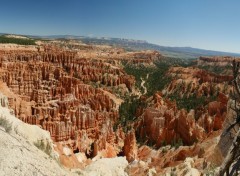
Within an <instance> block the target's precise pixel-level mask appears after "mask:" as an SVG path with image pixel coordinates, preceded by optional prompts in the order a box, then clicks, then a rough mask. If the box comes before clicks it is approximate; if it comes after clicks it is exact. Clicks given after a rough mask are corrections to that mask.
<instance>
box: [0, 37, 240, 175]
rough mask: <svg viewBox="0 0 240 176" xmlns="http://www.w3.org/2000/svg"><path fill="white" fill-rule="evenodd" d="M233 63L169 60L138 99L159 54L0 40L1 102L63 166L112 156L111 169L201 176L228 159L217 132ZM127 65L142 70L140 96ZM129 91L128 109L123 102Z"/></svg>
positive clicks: (93, 163)
mask: <svg viewBox="0 0 240 176" xmlns="http://www.w3.org/2000/svg"><path fill="white" fill-rule="evenodd" d="M69 46H71V47H69ZM233 59H236V60H237V61H238V59H237V58H231V57H217V56H216V57H200V58H199V59H197V61H196V62H195V64H194V65H190V64H189V66H187V67H184V66H182V65H181V64H177V65H176V64H172V63H168V64H169V68H168V69H167V71H166V73H165V74H164V75H157V76H158V77H164V78H166V79H168V80H169V81H168V82H166V84H165V85H164V88H163V89H162V90H157V91H155V92H154V93H153V94H152V95H146V93H147V91H148V90H147V88H148V86H154V85H155V84H160V83H159V82H154V83H151V82H150V81H149V80H150V79H152V78H151V76H152V75H154V74H152V73H153V71H155V70H156V69H158V67H157V66H156V65H159V64H162V63H164V64H165V63H166V62H168V60H166V58H165V56H163V55H162V54H161V53H159V52H157V51H151V50H147V51H126V50H125V49H123V48H116V47H111V46H106V45H86V44H83V43H79V42H73V41H69V43H66V42H65V43H64V42H62V41H57V42H56V41H55V43H54V42H50V41H48V42H46V41H45V42H43V41H39V44H38V45H36V46H22V45H14V44H1V45H0V92H1V93H2V94H3V95H4V97H5V98H3V99H1V104H2V107H5V104H9V105H8V107H7V108H9V109H10V112H9V113H11V116H16V118H17V119H19V120H21V121H22V122H24V123H23V124H29V125H30V126H32V127H34V128H38V129H39V130H42V131H44V132H43V133H46V134H45V135H46V136H47V135H49V136H48V137H47V138H48V140H49V141H51V144H52V150H53V151H54V152H55V154H56V155H57V156H58V157H57V156H56V158H59V162H60V163H61V165H63V166H64V167H65V168H68V169H73V170H74V169H79V170H80V171H79V172H81V174H83V175H84V174H85V175H90V173H91V172H95V171H93V170H94V168H95V167H99V166H98V165H106V164H107V163H111V161H114V162H119V163H120V164H119V165H121V166H119V167H121V170H118V171H116V172H115V171H113V172H115V175H170V174H175V175H181V174H182V175H187V174H189V175H191V174H192V175H201V174H207V173H208V172H213V171H214V170H217V169H218V166H219V165H220V164H221V163H222V161H223V158H224V156H225V155H226V151H225V150H226V148H224V149H223V148H222V147H221V146H222V143H221V142H222V140H223V136H221V134H222V131H223V130H224V128H226V126H227V125H226V123H227V122H226V121H228V120H229V119H232V118H233V116H234V113H233V112H232V111H231V109H230V108H229V103H230V102H231V98H230V95H231V94H232V93H233V86H232V83H231V81H232V79H233V76H232V75H231V74H230V71H229V65H230V64H231V62H232V61H233ZM126 66H130V67H129V68H134V69H135V68H137V69H138V71H141V72H142V70H144V69H146V70H149V72H147V73H146V75H145V76H144V77H140V81H141V83H140V84H139V85H140V86H142V87H144V92H143V93H141V91H140V89H141V88H140V87H138V86H137V85H138V84H137V81H138V80H137V76H136V75H134V74H128V72H127V70H126ZM203 66H208V67H211V68H212V67H214V68H215V67H220V68H221V69H222V72H221V73H216V72H213V71H212V70H211V69H206V68H203ZM143 68H144V69H143ZM143 79H144V80H143ZM145 85H146V86H145ZM129 97H134V98H133V100H131V101H133V103H132V104H134V106H136V107H135V109H133V108H132V105H131V106H130V105H128V104H126V103H127V98H129ZM5 99H7V102H8V103H6V102H5ZM134 101H137V102H138V103H134ZM124 103H125V105H127V106H128V107H129V109H130V110H131V111H133V117H131V119H127V117H126V116H123V115H122V114H121V111H120V108H121V107H123V105H124ZM124 110H125V111H127V109H124V108H123V111H124ZM126 113H129V112H126ZM11 118H13V117H11ZM39 133H40V132H39ZM41 133H42V132H41ZM36 139H37V137H36ZM37 140H38V139H37ZM35 141H36V140H35ZM34 156H35V155H34ZM108 159H112V160H108ZM213 166H214V167H213ZM54 167H56V168H53V170H54V169H56V170H58V168H57V167H58V166H54ZM114 167H115V166H114ZM60 170H61V169H60ZM61 172H62V173H63V174H66V175H68V174H73V173H69V172H67V171H65V170H64V169H63V170H61ZM65 172H66V173H65ZM103 173H106V172H105V171H103ZM74 174H75V173H74ZM111 174H112V173H110V175H111Z"/></svg>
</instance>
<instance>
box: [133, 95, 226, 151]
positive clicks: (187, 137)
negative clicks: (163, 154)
mask: <svg viewBox="0 0 240 176" xmlns="http://www.w3.org/2000/svg"><path fill="white" fill-rule="evenodd" d="M153 102H154V103H153V104H152V105H151V106H150V107H147V108H146V109H145V110H144V112H143V114H142V115H141V117H140V120H139V121H138V122H137V123H136V124H135V125H136V128H137V131H136V134H137V136H139V138H140V139H142V140H145V141H147V142H148V143H149V144H152V145H154V146H155V147H157V148H158V147H160V146H162V145H165V144H173V145H177V143H179V142H183V144H185V145H192V144H193V143H194V142H196V141H199V140H202V139H204V138H206V136H207V135H208V134H209V133H211V132H212V131H216V130H220V129H221V128H222V124H223V122H224V120H225V117H226V111H227V108H226V106H227V97H226V96H225V95H224V94H220V95H219V98H218V99H217V101H215V102H210V103H209V104H208V108H207V109H204V110H203V111H198V114H196V111H194V110H191V111H189V112H187V111H186V110H184V109H181V110H178V108H177V106H176V103H174V102H171V101H169V100H164V99H163V98H162V95H161V93H157V94H155V96H154V99H153ZM196 116H199V118H198V119H196Z"/></svg>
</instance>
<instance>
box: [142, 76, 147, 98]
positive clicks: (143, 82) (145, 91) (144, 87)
mask: <svg viewBox="0 0 240 176" xmlns="http://www.w3.org/2000/svg"><path fill="white" fill-rule="evenodd" d="M148 76H149V74H147V76H146V79H148ZM141 80H142V82H141V87H142V88H143V90H144V91H143V95H145V94H146V93H147V87H146V86H145V85H144V84H145V82H146V81H145V80H144V79H143V78H141Z"/></svg>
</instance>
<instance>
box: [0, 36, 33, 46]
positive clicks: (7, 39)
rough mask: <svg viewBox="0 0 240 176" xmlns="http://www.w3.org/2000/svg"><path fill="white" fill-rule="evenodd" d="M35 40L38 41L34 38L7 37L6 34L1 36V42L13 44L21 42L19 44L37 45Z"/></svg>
mask: <svg viewBox="0 0 240 176" xmlns="http://www.w3.org/2000/svg"><path fill="white" fill-rule="evenodd" d="M35 42H36V41H35V40H33V39H27V38H26V39H25V38H14V37H6V36H4V35H2V36H0V43H13V44H19V45H36V43H35Z"/></svg>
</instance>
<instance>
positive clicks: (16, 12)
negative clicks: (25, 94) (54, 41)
mask: <svg viewBox="0 0 240 176" xmlns="http://www.w3.org/2000/svg"><path fill="white" fill-rule="evenodd" d="M239 6H240V2H239V1H237V0H230V1H225V0H211V1H208V0H201V1H200V0H198V1H191V0H182V1H177V0H170V1H169V0H160V1H159V0H152V1H151V2H149V1H147V0H132V1H129V0H121V1H117V2H116V1H110V0H102V1H98V0H89V1H84V0H69V1H64V0H51V1H47V0H42V1H30V0H23V1H17V0H8V1H6V0H3V1H2V3H1V11H0V21H1V25H0V32H3V33H15V34H29V35H81V36H93V37H116V38H128V39H135V40H146V41H148V42H150V43H155V44H159V45H162V46H178V47H185V46H188V47H194V48H201V49H207V50H216V51H226V52H235V53H240V48H239V47H238V46H240V35H239V31H240V24H239V23H238V21H239V19H240V14H239V13H238V7H239Z"/></svg>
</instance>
